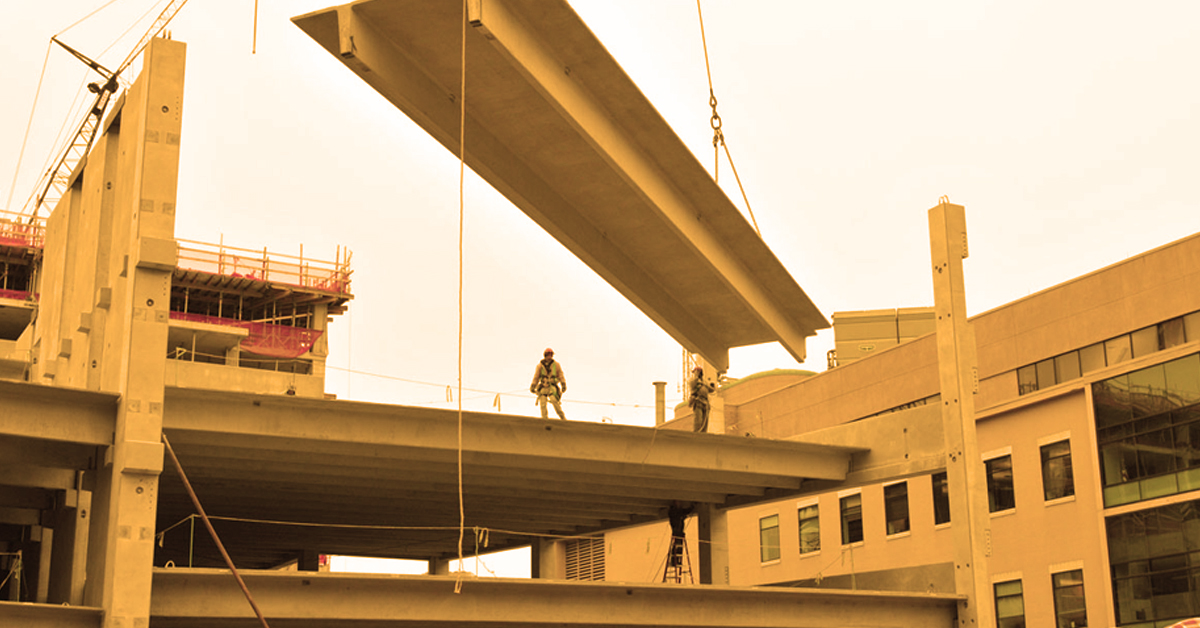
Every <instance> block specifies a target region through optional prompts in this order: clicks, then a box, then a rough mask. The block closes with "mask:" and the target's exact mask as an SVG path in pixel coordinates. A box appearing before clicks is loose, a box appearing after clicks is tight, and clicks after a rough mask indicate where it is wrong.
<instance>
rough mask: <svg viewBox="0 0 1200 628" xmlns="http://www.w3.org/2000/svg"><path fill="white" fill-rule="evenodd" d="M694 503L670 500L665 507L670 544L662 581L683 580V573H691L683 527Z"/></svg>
mask: <svg viewBox="0 0 1200 628" xmlns="http://www.w3.org/2000/svg"><path fill="white" fill-rule="evenodd" d="M695 507H696V505H695V504H691V505H688V506H684V505H683V504H680V503H679V502H678V501H672V502H671V505H670V506H668V507H667V522H668V523H670V524H671V546H670V549H668V550H667V565H666V568H665V569H663V582H668V581H671V582H683V574H684V573H688V574H691V571H692V568H691V565H690V562H691V561H690V560H688V561H687V563H688V564H685V560H686V558H687V539H686V536H685V535H686V533H685V531H684V528H685V527H686V525H687V518H688V515H690V514H692V510H693V509H694V508H695Z"/></svg>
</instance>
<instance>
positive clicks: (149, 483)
mask: <svg viewBox="0 0 1200 628" xmlns="http://www.w3.org/2000/svg"><path fill="white" fill-rule="evenodd" d="M185 50H186V46H185V45H184V44H183V43H181V42H177V41H169V40H164V39H154V40H152V41H151V42H150V44H149V46H147V47H146V49H145V52H144V53H143V55H144V56H143V63H142V65H143V68H144V70H143V72H142V74H141V75H140V76H139V77H138V78H137V79H136V80H135V81H134V83H133V85H132V86H131V87H130V89H129V90H128V91H127V92H126V95H125V98H124V100H123V102H124V105H123V107H122V109H121V111H120V112H119V115H120V122H119V125H117V124H114V125H112V126H110V127H109V128H107V129H106V130H105V134H106V136H112V135H113V134H119V139H118V142H119V146H120V150H119V153H118V154H115V155H114V154H109V155H108V156H107V159H118V160H119V162H118V163H117V169H116V171H115V174H116V176H115V177H114V180H113V181H111V184H112V186H113V187H114V188H115V193H114V195H113V204H112V220H111V232H110V238H109V240H108V241H109V242H110V243H111V264H112V266H111V270H110V272H109V273H108V279H109V281H110V283H111V285H109V286H100V288H101V289H103V288H110V289H111V306H110V309H109V315H108V316H107V318H106V320H105V327H104V329H103V334H104V342H105V347H106V350H105V351H104V353H103V356H102V358H101V359H102V360H103V362H104V364H103V366H102V368H101V373H102V377H101V389H102V390H106V391H111V392H116V393H119V394H120V396H121V397H120V402H119V404H118V406H117V418H116V425H115V431H114V434H113V445H112V446H111V447H109V448H108V449H107V451H105V453H104V458H103V460H102V461H100V462H99V464H98V465H97V467H98V469H97V473H96V483H95V491H94V495H93V507H94V508H93V510H94V512H93V517H92V526H91V531H90V534H89V538H88V561H87V565H88V574H87V580H86V586H85V592H84V599H85V605H87V606H99V607H102V608H103V609H104V623H103V628H125V627H130V626H143V625H146V624H147V623H148V622H149V617H150V589H151V580H152V578H151V573H152V571H151V570H152V568H153V562H154V531H155V524H156V521H155V515H156V510H157V505H158V479H159V475H160V474H161V473H162V465H163V446H162V441H161V438H162V421H163V389H164V381H163V379H164V369H163V356H165V355H166V352H167V326H168V324H169V303H170V289H171V273H172V272H173V271H174V269H175V266H176V244H175V202H176V188H177V185H178V179H179V146H180V130H181V128H182V116H181V114H182V103H183V76H184V56H185ZM89 165H90V164H89ZM90 174H91V173H87V172H85V176H89V175H90ZM107 183H109V182H106V184H107ZM47 246H49V234H47ZM97 331H98V330H93V333H97ZM185 464H186V461H185Z"/></svg>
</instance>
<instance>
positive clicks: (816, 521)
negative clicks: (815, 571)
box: [796, 501, 821, 556]
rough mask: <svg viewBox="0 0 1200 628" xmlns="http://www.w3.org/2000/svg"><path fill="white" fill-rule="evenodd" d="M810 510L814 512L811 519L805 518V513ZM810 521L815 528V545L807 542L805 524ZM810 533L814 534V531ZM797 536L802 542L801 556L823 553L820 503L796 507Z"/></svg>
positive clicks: (803, 504) (809, 503) (808, 503)
mask: <svg viewBox="0 0 1200 628" xmlns="http://www.w3.org/2000/svg"><path fill="white" fill-rule="evenodd" d="M808 510H811V511H812V516H811V517H806V516H804V514H805V511H808ZM810 521H811V522H813V526H815V535H814V536H815V538H816V542H815V544H812V543H806V542H805V535H804V532H805V530H804V524H805V523H806V522H810ZM810 532H813V530H810ZM796 536H797V539H798V540H799V541H800V555H801V556H805V555H808V554H818V553H820V551H821V505H820V504H819V503H818V502H815V501H813V502H807V503H802V504H797V505H796ZM810 538H811V537H810ZM810 546H811V547H810ZM806 547H809V549H805V548H806Z"/></svg>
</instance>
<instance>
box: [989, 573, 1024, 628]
mask: <svg viewBox="0 0 1200 628" xmlns="http://www.w3.org/2000/svg"><path fill="white" fill-rule="evenodd" d="M1012 584H1015V585H1016V586H1017V590H1016V592H1015V593H1006V594H1005V595H1003V596H1002V595H1000V587H1002V586H1006V585H1012ZM1013 598H1016V599H1017V600H1018V601H1019V603H1020V606H1021V614H1020V615H1005V616H1001V615H1000V601H1001V600H1002V599H1003V600H1011V599H1013ZM992 602H993V604H994V608H995V611H996V626H997V628H1016V627H1018V626H1019V627H1023V626H1025V585H1024V584H1023V583H1022V582H1021V578H1019V577H1018V578H1015V579H1012V580H1001V581H997V582H993V583H992ZM1018 617H1019V618H1020V620H1019V621H1014V622H1005V621H1004V620H1006V619H1016V618H1018Z"/></svg>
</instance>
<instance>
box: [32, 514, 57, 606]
mask: <svg viewBox="0 0 1200 628" xmlns="http://www.w3.org/2000/svg"><path fill="white" fill-rule="evenodd" d="M38 529H39V530H41V539H40V540H39V545H38V549H39V551H38V569H37V586H36V587H35V589H34V595H33V601H34V602H37V603H38V604H45V603H46V601H47V600H48V599H49V594H50V559H51V557H52V556H53V553H52V550H53V549H54V528H38Z"/></svg>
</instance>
